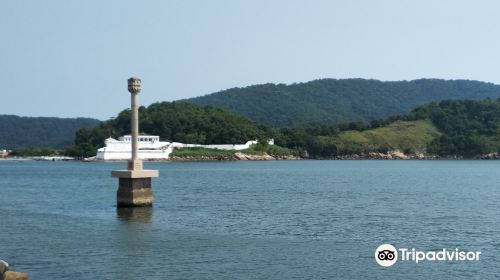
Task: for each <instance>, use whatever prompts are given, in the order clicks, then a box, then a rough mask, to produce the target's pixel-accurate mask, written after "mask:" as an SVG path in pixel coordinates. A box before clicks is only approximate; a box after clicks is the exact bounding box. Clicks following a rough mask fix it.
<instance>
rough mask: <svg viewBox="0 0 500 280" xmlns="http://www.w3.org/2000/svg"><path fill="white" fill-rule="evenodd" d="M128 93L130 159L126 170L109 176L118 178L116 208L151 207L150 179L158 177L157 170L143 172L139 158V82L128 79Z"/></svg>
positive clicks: (113, 172)
mask: <svg viewBox="0 0 500 280" xmlns="http://www.w3.org/2000/svg"><path fill="white" fill-rule="evenodd" d="M128 91H129V92H130V94H131V110H132V111H131V113H132V114H131V119H130V127H131V132H130V134H131V136H132V143H131V150H132V158H131V159H130V160H129V162H128V168H127V170H115V171H112V172H111V176H113V177H117V178H118V191H117V193H116V202H117V203H116V205H117V207H141V206H151V205H153V190H152V188H151V178H152V177H158V170H144V169H143V166H142V160H141V159H140V158H139V146H138V145H139V144H138V137H139V108H138V106H139V103H138V95H139V92H140V91H141V80H140V79H138V78H130V79H128Z"/></svg>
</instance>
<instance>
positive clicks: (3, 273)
mask: <svg viewBox="0 0 500 280" xmlns="http://www.w3.org/2000/svg"><path fill="white" fill-rule="evenodd" d="M29 279H30V278H29V276H28V274H26V273H21V272H16V271H12V270H10V268H9V264H8V263H7V262H5V261H3V260H0V280H29Z"/></svg>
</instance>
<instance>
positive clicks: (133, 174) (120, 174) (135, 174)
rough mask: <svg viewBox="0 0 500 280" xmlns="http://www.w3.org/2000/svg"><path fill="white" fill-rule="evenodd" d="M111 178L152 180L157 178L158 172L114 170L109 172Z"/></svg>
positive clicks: (148, 170)
mask: <svg viewBox="0 0 500 280" xmlns="http://www.w3.org/2000/svg"><path fill="white" fill-rule="evenodd" d="M111 176H113V177H116V178H153V177H158V176H159V172H158V170H152V169H151V170H150V169H142V170H114V171H111Z"/></svg>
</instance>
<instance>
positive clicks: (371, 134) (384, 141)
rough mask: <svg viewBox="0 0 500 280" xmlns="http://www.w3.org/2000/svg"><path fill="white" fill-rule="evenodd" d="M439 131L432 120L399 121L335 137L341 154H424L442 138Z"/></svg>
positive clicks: (347, 132)
mask: <svg viewBox="0 0 500 280" xmlns="http://www.w3.org/2000/svg"><path fill="white" fill-rule="evenodd" d="M440 135H441V133H440V132H439V130H438V129H437V128H436V127H435V126H434V125H433V124H432V122H431V121H430V120H420V121H412V122H404V121H397V122H394V123H392V124H390V125H388V126H385V127H381V128H376V129H370V130H366V131H362V132H359V131H346V132H342V133H340V134H339V135H338V136H336V137H333V139H332V140H333V141H334V142H335V144H337V147H338V149H339V152H341V151H348V150H353V149H359V148H361V149H363V150H370V151H373V150H381V149H382V150H383V149H385V148H386V149H389V150H396V149H397V150H401V151H407V152H412V153H415V152H424V151H425V147H426V146H428V144H429V143H430V142H431V141H432V140H433V139H435V138H436V137H438V136H440Z"/></svg>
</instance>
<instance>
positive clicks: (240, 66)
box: [0, 0, 500, 120]
mask: <svg viewBox="0 0 500 280" xmlns="http://www.w3.org/2000/svg"><path fill="white" fill-rule="evenodd" d="M0 7H1V9H0V10H1V16H0V34H1V37H0V85H1V90H0V104H1V105H2V106H1V109H0V114H15V115H21V116H50V117H91V118H97V119H101V120H107V119H109V118H111V117H114V116H116V115H117V113H119V112H120V111H121V110H123V109H125V108H128V107H129V106H130V99H129V93H128V92H127V79H128V78H129V77H131V76H137V77H139V78H141V79H142V82H143V86H142V88H143V89H142V92H141V93H140V95H139V100H140V103H141V104H142V105H145V106H147V105H149V104H151V103H153V102H159V101H173V100H178V99H183V98H189V97H194V96H200V95H205V94H209V93H213V92H217V91H220V90H224V89H228V88H232V87H245V86H249V85H254V84H261V83H269V82H271V83H286V84H290V83H296V82H306V81H310V80H315V79H320V78H338V79H341V78H368V79H379V80H413V79H418V78H442V79H472V80H480V81H487V82H492V83H496V84H500V71H498V69H499V67H500V36H499V35H498V34H499V33H498V32H499V30H500V20H499V17H498V11H499V10H500V2H499V1H484V0H476V1H458V0H455V1H446V0H441V1H435V0H419V1H406V0H392V1H391V0H378V1H373V0H364V1H362V0H345V1H340V0H325V1H320V0H307V1H306V0H302V1H295V0H247V1H243V0H210V1H209V0H197V1H194V0H179V1H176V0H158V1H153V0H144V1H129V0H106V1H102V0H85V1H76V0H47V1H38V0H31V1H30V0H22V1H20V0H2V2H1V3H0Z"/></svg>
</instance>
